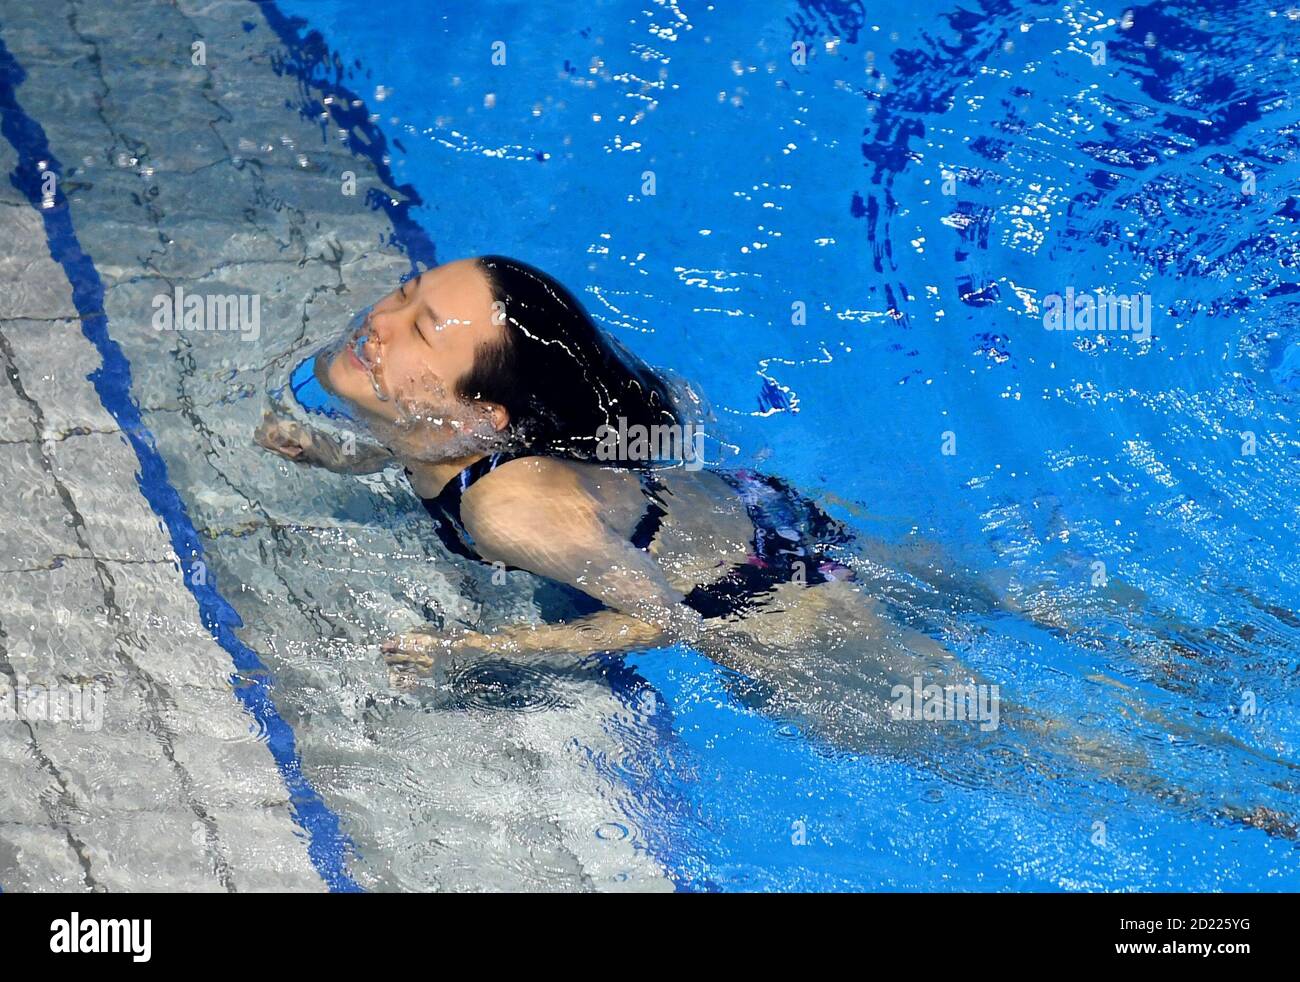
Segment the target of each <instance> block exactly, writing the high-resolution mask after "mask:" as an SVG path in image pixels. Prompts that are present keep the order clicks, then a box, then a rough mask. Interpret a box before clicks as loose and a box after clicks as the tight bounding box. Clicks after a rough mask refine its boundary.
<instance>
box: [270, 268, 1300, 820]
mask: <svg viewBox="0 0 1300 982" xmlns="http://www.w3.org/2000/svg"><path fill="white" fill-rule="evenodd" d="M314 375H315V378H316V380H317V381H318V382H319V384H320V386H321V387H322V389H324V390H327V391H328V392H329V393H331V394H332V395H333V396H335V397H337V398H338V399H340V400H342V402H343V403H344V404H345V405H346V407H347V410H348V413H349V414H350V415H352V416H353V417H354V418H356V419H359V420H362V421H363V422H364V423H365V424H366V425H367V427H368V430H369V432H370V433H371V434H372V436H373V437H374V439H373V440H372V441H371V442H362V443H355V444H353V445H344V444H340V442H339V441H338V440H337V439H335V438H331V437H329V436H326V435H325V434H323V433H319V432H314V431H312V430H309V429H307V428H305V427H303V426H301V425H299V424H297V423H293V422H290V421H288V420H285V419H281V418H276V417H273V416H268V418H267V419H265V420H264V422H263V424H262V426H261V427H260V428H259V431H258V434H257V438H258V440H259V442H261V443H262V445H263V446H265V447H267V448H268V449H271V450H273V451H275V452H277V453H279V454H281V455H282V456H284V457H286V458H288V459H290V460H294V461H296V462H299V463H306V464H314V465H318V466H324V467H328V468H330V469H332V470H336V471H342V472H349V473H365V472H373V471H378V470H381V469H384V468H386V467H389V466H397V467H401V468H402V469H403V470H404V471H405V474H406V476H407V479H408V480H409V482H410V484H411V487H412V489H413V490H414V492H415V494H416V495H417V496H418V497H419V498H420V499H421V500H422V501H423V502H424V503H425V507H426V509H428V511H429V513H430V515H431V516H433V517H434V518H435V520H436V521H437V522H438V523H439V533H440V535H441V536H442V538H443V541H444V543H446V544H447V545H448V547H449V548H450V549H451V550H452V551H453V552H454V553H457V554H459V555H461V556H462V557H465V558H466V559H469V560H479V561H483V562H486V563H489V564H492V565H495V566H498V567H499V568H508V569H518V570H526V571H528V572H530V573H533V574H535V575H537V576H540V577H544V578H547V579H549V580H552V581H555V582H558V583H561V584H564V585H566V586H568V587H571V588H573V589H574V590H577V591H580V592H581V593H583V594H585V595H587V597H589V598H591V600H592V601H593V603H592V604H591V605H590V606H591V609H590V611H589V612H588V613H585V614H582V615H581V616H578V617H575V618H573V619H570V620H568V621H565V622H560V623H550V624H532V623H527V624H515V625H511V626H508V627H505V628H504V629H502V630H498V631H496V632H494V633H492V634H490V635H488V634H483V633H479V632H475V631H470V630H463V629H457V628H455V627H454V626H450V625H446V624H444V625H438V626H430V627H429V628H426V629H424V630H420V631H413V632H408V633H405V634H402V635H398V636H396V637H393V638H390V639H388V640H387V641H386V642H384V643H383V645H382V650H383V652H384V654H385V655H386V657H387V659H388V661H389V662H390V664H391V665H392V666H393V667H394V670H395V672H397V673H398V674H399V675H404V674H407V673H410V672H412V671H416V672H430V671H435V670H438V669H441V668H450V666H452V665H454V664H456V663H458V662H463V661H464V660H466V659H478V658H485V657H486V658H507V659H511V660H523V659H528V660H536V659H559V660H561V661H567V662H572V660H573V659H574V658H575V657H576V658H581V657H584V656H589V655H593V654H599V653H605V652H622V651H631V650H638V649H640V650H644V649H649V648H655V647H661V646H666V645H669V644H673V643H678V642H681V643H686V644H689V645H690V646H691V647H693V648H694V649H696V650H698V651H700V652H701V653H702V654H704V655H706V656H708V657H710V658H711V659H713V660H714V661H716V662H717V663H719V664H720V665H723V666H724V667H725V668H727V669H729V670H731V672H733V673H735V674H734V676H733V681H734V682H735V683H736V685H735V690H736V692H737V694H738V695H739V696H741V697H742V698H744V699H745V700H746V701H748V702H750V703H751V704H754V705H757V706H760V707H761V708H762V709H763V710H764V711H765V712H769V713H771V714H773V715H776V716H779V717H781V718H786V719H789V720H791V721H792V722H795V723H797V724H798V725H799V726H800V727H801V728H802V729H803V730H804V732H805V733H807V734H809V735H810V736H813V737H815V738H816V739H818V740H820V741H823V742H825V743H827V744H830V745H832V746H835V747H837V748H841V749H847V750H853V751H871V752H881V751H885V752H889V751H899V752H901V753H903V754H904V755H906V756H907V757H908V758H909V759H911V760H913V761H915V760H922V761H924V762H925V763H927V764H928V765H930V766H934V767H936V768H938V769H941V770H945V771H949V772H951V773H954V774H956V773H958V772H962V773H968V772H969V771H971V770H972V769H974V768H977V767H978V768H984V767H985V766H987V762H988V760H989V757H990V755H989V754H988V753H987V751H990V750H992V749H993V746H994V744H996V746H997V747H998V748H999V750H1000V751H1001V752H1004V753H1007V752H1009V753H1012V754H1013V755H1014V756H1015V757H1016V758H1017V759H1020V760H1022V761H1023V760H1024V759H1025V758H1026V757H1027V756H1028V754H1029V751H1028V750H1027V747H1026V745H1025V744H1023V743H1022V738H1023V737H1025V736H1029V735H1032V737H1033V738H1034V746H1035V749H1036V751H1037V753H1038V754H1040V755H1049V756H1051V758H1052V759H1054V760H1055V761H1056V762H1057V763H1056V764H1047V763H1046V762H1045V760H1046V757H1044V758H1043V759H1042V760H1039V761H1038V762H1037V764H1036V766H1041V767H1043V768H1047V771H1046V772H1044V773H1047V774H1048V776H1049V777H1050V776H1052V775H1054V774H1055V773H1056V770H1055V769H1058V768H1076V767H1078V768H1083V769H1084V770H1085V771H1086V772H1087V773H1089V774H1091V775H1092V776H1094V777H1095V776H1097V774H1098V773H1099V772H1100V773H1102V774H1104V775H1105V776H1106V777H1108V778H1111V779H1113V780H1115V781H1117V782H1119V783H1121V784H1124V785H1126V786H1130V787H1135V788H1140V789H1142V790H1143V791H1144V792H1147V793H1150V794H1153V795H1155V796H1157V797H1159V798H1161V799H1164V800H1176V801H1182V802H1186V800H1187V797H1188V796H1187V794H1186V793H1185V792H1183V791H1182V790H1181V789H1178V788H1170V787H1168V786H1167V784H1166V782H1164V781H1163V780H1162V779H1161V777H1160V776H1159V775H1156V774H1153V773H1151V772H1150V769H1149V768H1148V767H1147V766H1146V765H1147V761H1146V757H1145V755H1144V754H1143V753H1142V752H1141V751H1140V750H1138V749H1136V748H1134V747H1123V746H1116V745H1106V744H1101V743H1098V742H1097V741H1096V740H1095V739H1094V738H1091V737H1089V736H1088V735H1086V734H1083V733H1081V732H1080V731H1079V730H1078V728H1077V727H1076V726H1074V725H1073V724H1070V723H1067V722H1063V721H1061V720H1059V719H1056V718H1054V717H1053V715H1052V714H1051V713H1050V712H1048V713H1043V712H1039V711H1035V710H1031V709H1028V708H1026V707H1023V706H1018V705H1013V704H1011V703H1010V702H1008V701H1007V700H1005V699H1001V700H999V699H998V698H997V694H996V692H995V693H994V698H993V699H992V700H991V702H992V704H993V709H994V713H995V718H994V719H992V720H989V719H983V720H981V719H978V718H977V719H968V718H965V717H963V718H960V719H947V718H943V717H942V715H939V716H935V717H932V716H930V715H929V713H928V711H927V713H926V714H925V715H914V714H912V715H909V714H900V713H899V712H898V711H897V709H898V700H899V698H900V696H899V693H900V691H903V692H918V691H921V690H922V689H923V688H924V687H934V688H935V690H936V691H939V692H950V691H952V690H957V689H961V690H966V689H970V688H971V687H974V686H987V685H988V683H987V681H986V680H983V679H980V678H978V677H977V676H976V674H975V673H974V672H972V671H971V670H970V669H969V668H968V667H967V666H965V665H963V664H962V663H961V662H960V661H959V660H958V659H956V658H955V657H954V656H953V655H952V653H951V652H949V651H947V650H946V649H945V648H944V647H943V646H942V645H940V644H939V643H938V642H937V641H935V640H934V638H932V637H931V636H929V635H928V634H927V633H925V632H923V631H921V630H917V629H916V628H915V627H911V626H908V625H906V624H904V623H902V621H901V620H900V619H899V618H897V617H894V616H891V614H890V610H889V608H888V607H887V605H886V603H885V602H884V600H883V594H882V592H881V591H879V590H877V589H875V587H876V586H877V585H878V584H877V583H876V582H874V581H872V582H868V581H867V580H866V578H865V577H862V576H861V575H860V576H859V578H858V579H856V580H855V579H854V578H853V576H852V575H850V572H849V566H850V565H852V566H854V567H856V568H858V569H859V571H860V572H862V571H866V570H870V569H872V568H879V567H881V566H888V565H890V564H891V561H892V560H896V559H897V558H898V557H897V556H892V557H891V556H889V555H887V554H885V553H883V552H882V551H881V550H880V549H879V548H877V547H876V546H875V544H872V555H871V556H869V557H865V560H866V561H865V562H857V561H856V560H860V559H863V558H864V557H863V555H862V550H863V548H864V547H865V546H866V544H865V543H863V542H861V541H858V542H854V541H853V540H852V537H851V536H850V535H849V534H848V533H847V531H846V530H845V529H844V527H843V526H841V525H840V524H839V523H837V522H835V521H834V520H832V519H831V518H830V517H829V516H827V515H826V513H825V512H824V511H823V510H822V509H821V508H819V507H818V506H817V505H816V504H815V503H813V502H812V501H811V500H810V499H808V498H806V497H805V496H803V495H801V494H799V493H798V492H796V491H795V490H794V489H792V488H790V487H789V486H788V485H786V484H785V483H784V482H782V481H780V480H779V479H776V478H771V477H765V476H762V475H758V474H754V473H752V472H736V473H724V472H714V471H709V470H692V469H688V468H686V467H681V466H660V465H661V464H664V463H669V464H670V463H671V462H647V461H637V460H633V461H620V462H619V464H618V465H614V466H611V465H603V464H600V463H598V462H596V461H595V460H593V459H592V457H593V454H592V448H593V447H594V446H595V445H597V444H598V443H599V442H600V441H601V439H602V435H601V434H602V431H605V430H607V429H608V426H609V425H611V424H613V423H615V421H617V422H618V423H619V427H620V429H622V428H623V424H624V423H626V422H627V421H628V420H629V419H630V420H632V421H633V422H635V423H636V424H637V425H644V424H653V425H659V424H660V423H667V424H668V425H678V424H679V423H680V422H681V417H680V415H679V414H678V412H677V409H676V408H675V406H674V404H673V401H672V399H671V398H670V396H669V394H668V390H667V388H666V386H665V385H664V383H663V382H662V380H660V379H658V378H657V377H656V376H655V375H654V373H652V372H650V371H649V369H647V368H646V367H645V366H643V365H641V364H640V363H638V362H636V361H635V359H633V358H631V357H630V356H628V355H627V354H626V353H625V352H621V351H620V350H618V349H617V347H616V346H615V345H613V344H612V342H610V340H609V339H607V338H605V337H604V336H603V335H602V334H601V332H600V331H599V330H598V329H597V328H596V327H595V325H594V324H593V323H592V322H591V321H590V318H589V317H588V316H587V315H586V314H585V312H584V311H582V310H581V307H580V305H579V304H577V301H576V300H574V298H573V297H572V295H571V294H569V293H568V292H567V291H566V290H564V288H563V287H562V286H560V285H559V284H558V283H556V282H555V281H554V280H552V279H550V278H549V277H546V276H545V274H541V273H540V272H539V271H537V270H534V269H532V268H531V267H526V266H523V265H522V264H517V263H513V262H512V261H510V260H504V259H501V258H500V257H487V258H485V259H482V260H476V261H462V262H458V263H452V264H449V265H448V266H442V267H438V268H437V269H435V270H431V271H429V272H427V273H425V274H423V275H422V276H421V277H419V279H417V280H415V281H411V283H408V284H406V285H404V286H403V287H402V289H401V290H399V291H397V292H395V293H394V294H392V295H390V296H389V297H387V298H385V299H384V300H383V301H381V302H380V303H379V304H377V305H376V306H375V307H374V308H373V309H372V310H371V311H369V313H368V315H367V316H366V318H365V322H364V325H363V326H362V328H361V329H359V330H358V331H356V332H354V333H353V334H351V335H349V337H348V338H347V342H346V343H345V344H344V345H343V346H342V347H340V348H338V349H336V350H333V351H331V352H329V353H328V356H327V357H321V358H319V359H317V362H316V365H315V369H314ZM895 565H898V564H895ZM946 565H947V564H944V563H942V562H940V563H932V562H924V561H923V562H920V563H915V564H912V565H911V566H910V567H909V568H908V569H907V573H908V574H909V575H911V576H913V577H916V578H918V579H919V580H921V581H927V583H928V585H929V586H931V587H932V588H933V589H935V591H936V592H937V593H939V594H941V595H942V594H945V593H946V592H949V584H948V583H945V581H946V580H948V574H945V573H944V572H943V567H944V566H946ZM970 587H975V589H968V588H970ZM963 592H964V593H965V594H966V595H967V598H968V599H971V598H973V599H974V600H975V602H977V603H979V604H980V605H982V606H985V607H986V609H998V608H1001V609H1010V605H1009V604H1008V603H1007V601H1006V600H1005V599H1004V598H1002V597H999V596H998V595H997V594H996V592H995V591H992V590H989V589H988V587H987V584H965V586H964V587H963ZM945 599H947V598H946V597H945ZM1050 626H1053V627H1059V625H1050ZM994 689H996V687H994ZM987 704H988V702H987V701H986V703H985V705H987ZM931 705H933V700H931ZM1126 708H1127V709H1130V710H1132V711H1133V712H1134V713H1135V714H1137V715H1141V716H1143V717H1144V718H1147V719H1151V720H1153V721H1156V722H1159V723H1161V724H1162V725H1163V724H1164V723H1165V722H1166V721H1163V720H1161V719H1160V718H1159V717H1158V715H1157V714H1154V713H1151V712H1150V711H1149V710H1145V709H1144V708H1143V707H1141V706H1140V705H1137V704H1136V703H1126ZM936 722H940V723H941V724H942V725H935V723H936ZM990 722H991V723H992V725H991V726H989V725H986V724H989V723H990ZM918 723H919V725H918ZM1167 729H1169V730H1174V729H1177V728H1175V727H1172V726H1169V727H1167ZM1186 735H1189V736H1194V737H1195V738H1196V739H1198V740H1201V741H1203V742H1224V741H1225V740H1226V738H1222V737H1216V736H1215V735H1213V734H1200V733H1198V734H1194V735H1193V734H1186ZM963 749H964V750H971V749H975V750H979V751H981V753H980V754H979V755H978V756H972V755H970V754H967V753H956V754H955V755H954V754H953V752H954V751H959V750H963ZM1236 749H1240V750H1247V749H1248V748H1244V747H1242V746H1240V745H1236ZM986 776H987V777H988V778H989V779H990V780H991V779H993V778H992V775H991V773H990V774H988V775H986ZM1205 809H1206V812H1207V813H1208V814H1213V815H1216V816H1220V817H1222V816H1225V815H1226V816H1227V817H1230V818H1232V819H1234V820H1238V821H1245V822H1247V824H1254V825H1259V824H1264V823H1272V822H1273V819H1274V816H1272V815H1265V816H1263V817H1260V815H1259V814H1258V813H1257V812H1251V811H1248V810H1242V809H1239V808H1238V809H1235V810H1234V809H1232V808H1229V807H1228V806H1222V805H1214V806H1211V805H1210V804H1208V803H1207V804H1206V806H1205ZM1277 824H1278V827H1279V828H1281V829H1283V830H1284V831H1285V832H1286V833H1292V832H1294V825H1293V823H1291V822H1290V821H1289V820H1283V819H1279V821H1278V823H1277Z"/></svg>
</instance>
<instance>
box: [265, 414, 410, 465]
mask: <svg viewBox="0 0 1300 982" xmlns="http://www.w3.org/2000/svg"><path fill="white" fill-rule="evenodd" d="M253 439H255V440H256V441H257V442H258V443H259V444H260V445H261V446H263V447H265V448H266V449H267V450H270V451H271V452H272V453H278V454H279V455H280V456H281V457H284V458H285V459H286V460H292V461H293V462H294V463H296V464H307V465H309V466H312V467H323V468H325V469H326V470H330V471H334V472H335V473H336V474H374V473H376V472H377V471H381V470H383V469H384V468H385V467H387V466H388V465H389V464H391V463H394V462H395V461H396V458H395V457H394V456H393V455H392V454H391V453H389V452H388V451H387V450H385V449H384V448H383V447H379V446H376V445H374V444H370V443H358V442H357V441H355V440H346V441H345V440H339V439H337V438H336V437H332V436H329V435H328V434H326V433H321V432H320V431H318V430H313V429H310V428H309V427H306V426H303V425H302V424H301V423H297V422H295V421H293V420H291V419H284V418H283V417H281V416H275V415H273V414H272V413H269V412H268V413H267V414H266V415H265V416H263V417H262V422H261V425H259V426H258V427H257V429H256V430H255V431H254V433H253Z"/></svg>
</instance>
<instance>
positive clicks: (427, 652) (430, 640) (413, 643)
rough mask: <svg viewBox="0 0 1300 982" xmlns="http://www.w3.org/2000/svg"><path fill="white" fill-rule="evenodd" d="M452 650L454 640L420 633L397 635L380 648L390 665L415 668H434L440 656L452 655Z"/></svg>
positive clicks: (412, 632)
mask: <svg viewBox="0 0 1300 982" xmlns="http://www.w3.org/2000/svg"><path fill="white" fill-rule="evenodd" d="M452 649H453V642H452V639H450V638H439V637H436V636H434V635H432V634H424V633H421V632H419V631H409V632H407V633H406V634H395V635H393V637H391V638H389V639H388V640H387V641H384V642H383V643H382V644H380V646H379V650H380V651H381V652H383V655H384V661H386V662H388V664H389V665H393V666H407V667H413V668H432V667H433V666H434V664H435V663H436V662H437V661H438V659H439V656H445V655H449V654H451V651H452Z"/></svg>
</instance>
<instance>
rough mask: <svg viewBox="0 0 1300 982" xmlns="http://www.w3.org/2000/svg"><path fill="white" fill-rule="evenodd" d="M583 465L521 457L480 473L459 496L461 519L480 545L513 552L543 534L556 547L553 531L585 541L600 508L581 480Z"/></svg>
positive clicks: (595, 530)
mask: <svg viewBox="0 0 1300 982" xmlns="http://www.w3.org/2000/svg"><path fill="white" fill-rule="evenodd" d="M581 466H582V465H581V464H578V463H575V462H571V461H566V460H561V459H558V458H555V457H519V458H516V459H515V460H511V461H507V462H506V463H504V464H502V465H501V466H499V467H497V468H496V469H495V470H494V471H492V473H490V474H488V475H486V476H485V477H483V478H481V479H480V480H479V481H478V482H477V483H476V484H475V485H474V487H473V488H471V489H470V490H469V491H468V492H466V494H465V497H464V498H463V499H462V501H461V521H462V522H463V523H464V526H465V530H466V531H467V532H469V534H470V535H471V536H473V537H474V541H475V543H476V545H478V546H479V551H480V552H481V553H482V554H483V555H484V556H487V555H488V552H487V551H485V550H488V551H492V552H508V553H512V554H513V553H515V552H517V551H518V550H519V549H520V548H527V547H529V546H531V545H532V544H534V543H536V542H539V541H542V540H545V541H546V542H547V543H548V546H549V547H550V548H554V546H555V545H556V543H557V537H568V538H569V539H571V540H573V541H584V540H588V539H590V537H591V536H592V535H595V534H598V533H599V531H600V530H601V523H600V514H599V510H598V509H597V508H596V504H595V502H594V501H593V499H592V498H591V496H590V494H588V492H587V491H586V489H585V488H584V486H583V483H582V481H581V478H580V474H579V472H578V470H577V468H579V467H581ZM558 541H563V540H562V539H560V540H558Z"/></svg>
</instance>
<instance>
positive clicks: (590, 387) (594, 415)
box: [457, 256, 682, 460]
mask: <svg viewBox="0 0 1300 982" xmlns="http://www.w3.org/2000/svg"><path fill="white" fill-rule="evenodd" d="M477 262H478V266H479V268H480V269H481V270H482V271H483V273H484V275H485V276H486V277H487V280H488V284H489V285H490V287H491V290H492V298H493V300H494V301H497V302H499V303H500V304H503V305H504V306H496V307H494V311H493V315H494V319H503V322H504V328H505V330H504V332H503V333H502V335H501V338H500V340H497V341H493V342H490V343H488V344H484V345H480V346H479V349H478V351H477V352H476V354H475V358H474V365H473V367H472V368H471V369H470V370H469V371H468V372H467V373H466V374H465V375H464V377H462V378H461V380H460V383H459V384H458V386H457V389H458V392H457V394H458V395H459V396H460V397H461V398H463V399H483V400H487V401H489V402H495V403H498V404H499V405H501V406H504V407H505V409H506V411H507V412H508V413H509V414H510V424H509V427H508V429H507V436H508V438H509V441H510V443H511V445H512V446H520V447H526V448H528V449H529V450H531V451H532V452H534V453H539V454H547V455H552V456H560V457H570V458H574V459H578V460H591V459H594V458H595V457H596V447H597V444H598V443H599V442H600V436H599V431H600V430H601V427H602V426H604V425H609V426H611V427H614V428H615V429H617V428H618V426H619V417H623V418H624V419H626V421H627V425H628V427H632V426H634V425H637V424H639V425H642V426H645V427H650V426H654V425H660V426H662V425H665V424H676V425H681V423H682V414H681V410H680V408H679V406H678V402H677V399H676V398H675V397H674V394H673V392H672V390H671V388H670V387H669V385H668V383H667V382H666V381H665V380H664V379H663V378H661V377H660V376H659V375H657V374H656V373H655V372H654V371H653V370H652V369H651V368H650V367H649V366H647V365H646V364H645V363H644V362H642V361H641V360H640V359H639V358H637V357H636V356H635V355H633V354H632V353H631V352H629V351H627V350H626V349H625V348H623V347H622V345H620V344H618V342H616V341H615V340H614V339H612V338H610V337H608V336H606V335H605V333H604V332H603V331H601V329H600V328H599V327H597V326H596V323H595V321H593V320H592V319H591V315H590V314H588V313H587V311H586V310H584V309H583V307H582V304H581V303H579V302H578V300H577V298H576V297H574V295H573V294H572V293H570V292H569V291H568V290H567V289H566V288H565V287H564V286H563V285H562V284H561V283H559V282H558V281H557V280H556V279H555V278H554V277H552V276H550V275H548V274H547V273H543V272H542V271H541V270H540V269H536V268H535V267H533V266H529V265H528V264H527V263H522V262H519V261H518V260H515V259H508V258H506V257H505V256H482V257H480V258H479V259H478V260H477ZM502 315H503V316H502Z"/></svg>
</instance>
